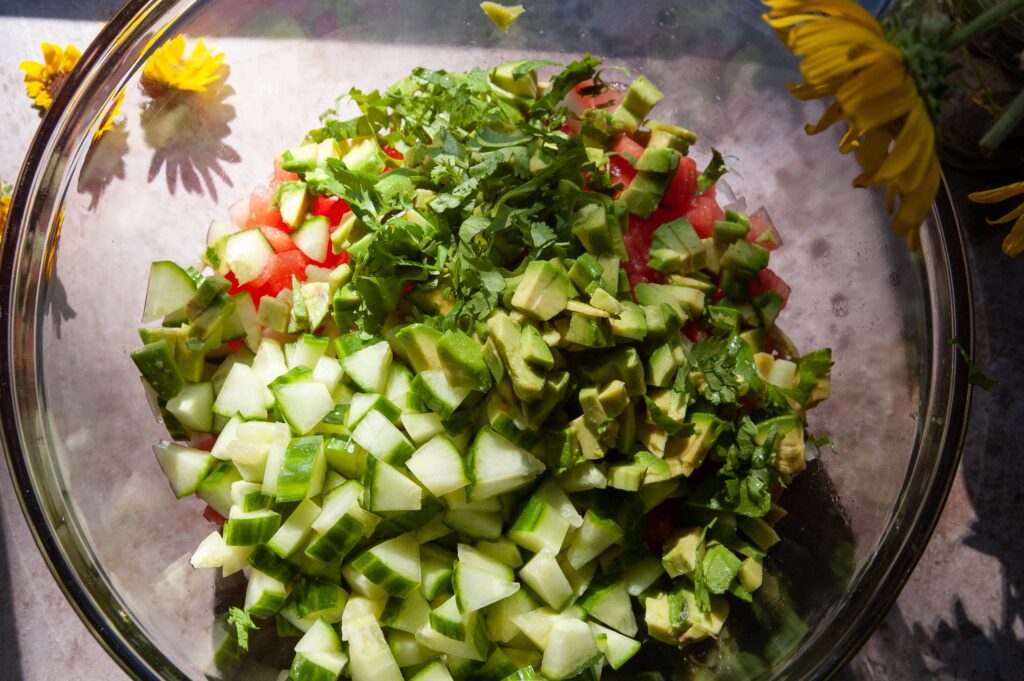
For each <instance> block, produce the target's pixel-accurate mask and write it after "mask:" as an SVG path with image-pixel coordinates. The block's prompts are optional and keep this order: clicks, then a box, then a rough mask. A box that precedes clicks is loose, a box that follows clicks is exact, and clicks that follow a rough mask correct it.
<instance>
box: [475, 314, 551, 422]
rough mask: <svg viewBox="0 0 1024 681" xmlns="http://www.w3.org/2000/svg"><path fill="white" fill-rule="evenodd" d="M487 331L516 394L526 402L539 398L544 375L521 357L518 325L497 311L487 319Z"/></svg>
mask: <svg viewBox="0 0 1024 681" xmlns="http://www.w3.org/2000/svg"><path fill="white" fill-rule="evenodd" d="M487 333H488V337H489V338H490V339H492V340H493V341H494V344H495V346H496V347H497V348H498V352H499V353H500V355H501V358H502V361H503V363H504V365H505V367H506V369H507V370H508V373H509V375H510V377H511V379H512V386H513V388H514V390H515V394H516V396H517V397H518V398H519V399H521V400H523V401H526V402H531V401H534V400H538V399H540V398H541V396H542V395H543V394H544V377H543V376H542V375H541V374H539V373H538V372H537V371H536V370H535V369H534V368H533V367H531V366H530V365H529V364H527V362H526V360H525V359H524V358H523V353H522V349H521V347H520V343H521V340H520V339H521V338H522V330H521V328H520V325H519V324H518V323H517V322H516V321H515V320H513V319H512V318H511V317H509V316H508V315H507V314H505V313H504V312H498V313H497V314H494V315H492V316H491V318H490V319H488V320H487Z"/></svg>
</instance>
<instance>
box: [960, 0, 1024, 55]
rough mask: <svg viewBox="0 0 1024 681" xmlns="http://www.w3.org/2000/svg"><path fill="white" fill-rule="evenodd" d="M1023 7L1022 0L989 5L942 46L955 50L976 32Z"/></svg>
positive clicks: (984, 29)
mask: <svg viewBox="0 0 1024 681" xmlns="http://www.w3.org/2000/svg"><path fill="white" fill-rule="evenodd" d="M1021 7H1024V0H1006V2H1004V3H1003V4H1001V5H995V6H994V7H989V8H988V9H987V10H985V11H984V12H982V13H981V14H979V15H978V16H976V17H974V18H973V19H971V20H970V21H969V22H967V23H966V24H964V25H963V26H961V27H960V28H958V29H957V30H956V31H955V32H954V33H953V35H951V36H949V38H948V39H947V40H946V42H945V43H943V45H942V48H943V49H944V50H946V51H947V52H948V51H950V50H955V49H956V48H958V47H960V46H961V45H963V44H964V43H966V42H967V41H968V40H970V39H971V38H973V37H974V36H976V35H977V34H979V33H981V32H983V31H987V30H988V29H990V28H992V27H993V26H994V25H996V24H997V23H999V21H1000V20H1001V19H1002V18H1003V17H1005V16H1007V15H1008V14H1012V13H1013V12H1016V11H1017V10H1019V9H1020V8H1021Z"/></svg>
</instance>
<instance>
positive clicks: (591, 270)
mask: <svg viewBox="0 0 1024 681" xmlns="http://www.w3.org/2000/svg"><path fill="white" fill-rule="evenodd" d="M603 274H604V269H603V268H602V267H601V263H600V262H599V261H598V259H597V258H596V257H594V256H593V255H591V254H590V253H584V254H582V255H581V256H580V257H578V258H576V261H575V262H574V263H573V264H572V267H570V268H569V279H570V280H571V281H572V283H573V284H575V285H576V288H578V289H579V290H581V291H585V290H586V289H587V286H589V285H590V282H592V281H596V280H599V279H600V278H601V276H602V275H603Z"/></svg>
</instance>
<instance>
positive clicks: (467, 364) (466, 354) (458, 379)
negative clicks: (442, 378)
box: [437, 331, 492, 392]
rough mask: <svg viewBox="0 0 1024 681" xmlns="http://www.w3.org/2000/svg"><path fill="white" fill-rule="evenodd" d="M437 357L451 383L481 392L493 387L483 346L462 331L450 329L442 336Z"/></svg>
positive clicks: (438, 343) (438, 344)
mask: <svg viewBox="0 0 1024 681" xmlns="http://www.w3.org/2000/svg"><path fill="white" fill-rule="evenodd" d="M437 357H438V359H439V360H440V362H441V368H442V369H444V373H445V375H446V376H447V377H448V382H449V383H450V384H451V385H453V386H465V387H469V388H472V389H473V390H479V391H480V392H487V391H488V390H490V389H491V385H492V381H491V372H490V370H489V369H488V368H487V363H486V362H485V361H484V352H483V347H482V346H481V345H480V343H478V342H477V341H476V340H474V339H473V338H470V337H469V336H468V335H466V334H465V333H463V332H462V331H449V332H447V333H445V334H443V335H442V336H441V338H440V340H439V341H438V342H437Z"/></svg>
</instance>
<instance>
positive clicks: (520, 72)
mask: <svg viewBox="0 0 1024 681" xmlns="http://www.w3.org/2000/svg"><path fill="white" fill-rule="evenodd" d="M542 66H561V64H560V63H559V62H557V61H551V60H550V59H533V60H530V61H521V62H519V63H518V64H516V67H515V68H514V69H512V77H513V78H515V79H517V80H518V79H519V78H522V77H523V76H525V75H526V74H528V73H530V72H532V71H536V70H537V69H539V68H540V67H542Z"/></svg>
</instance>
